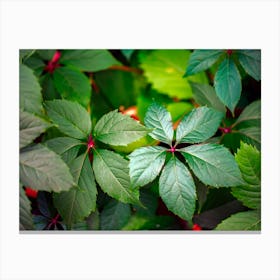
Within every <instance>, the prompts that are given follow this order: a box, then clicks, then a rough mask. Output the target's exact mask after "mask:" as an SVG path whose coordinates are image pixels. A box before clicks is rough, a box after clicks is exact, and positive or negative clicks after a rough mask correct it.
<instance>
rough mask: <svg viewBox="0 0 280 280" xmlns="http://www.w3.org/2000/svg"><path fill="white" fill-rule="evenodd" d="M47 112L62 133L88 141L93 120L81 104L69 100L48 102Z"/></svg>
mask: <svg viewBox="0 0 280 280" xmlns="http://www.w3.org/2000/svg"><path fill="white" fill-rule="evenodd" d="M46 110H47V113H48V115H49V117H50V119H51V120H52V121H53V122H54V123H55V124H56V125H57V127H58V129H59V130H60V131H61V132H62V133H64V134H66V135H68V136H70V137H73V138H77V139H87V137H88V135H89V133H90V132H91V120H90V116H89V114H88V112H87V111H86V109H85V108H84V107H82V106H81V105H80V104H78V103H76V102H72V101H68V100H53V101H46Z"/></svg>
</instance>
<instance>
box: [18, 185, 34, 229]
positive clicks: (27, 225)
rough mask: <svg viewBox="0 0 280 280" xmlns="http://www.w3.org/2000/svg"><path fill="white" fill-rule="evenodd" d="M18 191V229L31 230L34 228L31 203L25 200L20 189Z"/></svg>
mask: <svg viewBox="0 0 280 280" xmlns="http://www.w3.org/2000/svg"><path fill="white" fill-rule="evenodd" d="M19 191H20V197H19V229H20V230H32V229H33V228H34V224H33V219H32V214H31V202H30V200H29V199H28V198H27V196H26V194H25V192H24V190H23V188H22V187H20V189H19Z"/></svg>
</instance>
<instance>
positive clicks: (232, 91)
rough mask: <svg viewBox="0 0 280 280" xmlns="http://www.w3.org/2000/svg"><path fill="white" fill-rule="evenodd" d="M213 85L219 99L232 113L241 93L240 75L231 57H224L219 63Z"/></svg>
mask: <svg viewBox="0 0 280 280" xmlns="http://www.w3.org/2000/svg"><path fill="white" fill-rule="evenodd" d="M214 86H215V90H216V93H217V95H218V97H219V98H220V100H221V101H222V102H223V104H225V105H226V106H227V107H228V108H229V109H230V110H231V112H232V113H233V112H234V109H235V107H236V105H237V103H238V101H239V99H240V95H241V77H240V74H239V71H238V69H237V67H236V65H235V64H234V62H233V60H232V59H230V58H226V59H225V60H224V61H223V62H222V63H221V64H220V66H219V68H218V71H217V73H216V75H215V79H214Z"/></svg>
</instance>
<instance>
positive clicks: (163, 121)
mask: <svg viewBox="0 0 280 280" xmlns="http://www.w3.org/2000/svg"><path fill="white" fill-rule="evenodd" d="M144 123H145V125H146V127H148V128H152V129H154V130H153V131H152V132H150V133H149V135H150V136H151V137H153V138H154V139H156V140H159V141H161V142H163V143H166V144H168V145H170V146H171V144H172V140H173V134H174V131H173V127H172V120H171V115H170V113H169V112H168V111H167V110H166V109H165V108H164V107H163V106H161V105H159V104H157V103H153V104H152V105H151V106H150V107H149V108H148V111H147V113H146V116H145V120H144Z"/></svg>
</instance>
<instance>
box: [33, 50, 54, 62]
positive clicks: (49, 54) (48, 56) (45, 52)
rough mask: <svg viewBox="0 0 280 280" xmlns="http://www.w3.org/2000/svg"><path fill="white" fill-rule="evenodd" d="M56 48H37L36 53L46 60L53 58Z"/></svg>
mask: <svg viewBox="0 0 280 280" xmlns="http://www.w3.org/2000/svg"><path fill="white" fill-rule="evenodd" d="M55 52H56V50H54V49H53V50H43V49H40V50H36V53H38V55H39V56H40V57H41V58H42V59H44V60H51V59H52V58H53V56H54V54H55Z"/></svg>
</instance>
